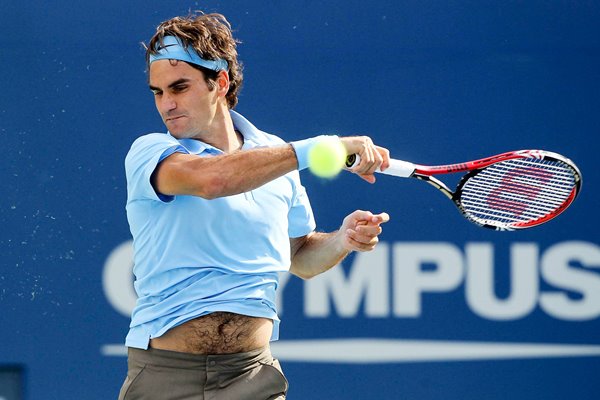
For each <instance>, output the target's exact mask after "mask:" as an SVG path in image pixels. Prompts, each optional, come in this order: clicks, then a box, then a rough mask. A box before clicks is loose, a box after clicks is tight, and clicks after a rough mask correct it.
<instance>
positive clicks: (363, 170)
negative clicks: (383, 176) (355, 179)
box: [340, 136, 390, 183]
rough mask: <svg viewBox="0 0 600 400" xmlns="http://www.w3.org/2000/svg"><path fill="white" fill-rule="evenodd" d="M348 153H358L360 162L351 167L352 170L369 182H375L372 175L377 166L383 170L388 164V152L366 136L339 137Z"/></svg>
mask: <svg viewBox="0 0 600 400" xmlns="http://www.w3.org/2000/svg"><path fill="white" fill-rule="evenodd" d="M340 139H341V140H342V143H343V144H344V147H346V152H347V153H348V154H358V155H359V156H360V163H359V164H358V165H356V166H354V167H353V168H352V170H351V171H352V172H354V173H355V174H357V175H358V176H360V177H361V178H363V179H364V180H366V181H367V182H369V183H374V182H375V176H374V175H373V174H374V173H375V171H376V170H377V168H379V169H380V170H381V171H384V170H385V169H386V168H388V167H389V166H390V152H389V151H388V149H385V148H383V147H380V146H376V145H375V144H374V143H373V141H372V140H371V138H369V137H368V136H348V137H342V138H340Z"/></svg>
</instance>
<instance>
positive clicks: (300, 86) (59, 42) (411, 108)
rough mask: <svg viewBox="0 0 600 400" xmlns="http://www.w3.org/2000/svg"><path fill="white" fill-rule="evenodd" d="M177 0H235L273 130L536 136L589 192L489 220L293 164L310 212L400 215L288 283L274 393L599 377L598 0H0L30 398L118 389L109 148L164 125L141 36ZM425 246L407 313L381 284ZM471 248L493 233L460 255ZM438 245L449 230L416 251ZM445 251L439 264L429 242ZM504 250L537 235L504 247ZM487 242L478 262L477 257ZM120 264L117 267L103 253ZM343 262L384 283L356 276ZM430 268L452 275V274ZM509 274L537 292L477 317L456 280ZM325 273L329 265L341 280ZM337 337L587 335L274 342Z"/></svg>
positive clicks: (404, 393) (421, 154)
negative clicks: (395, 353)
mask: <svg viewBox="0 0 600 400" xmlns="http://www.w3.org/2000/svg"><path fill="white" fill-rule="evenodd" d="M190 9H191V10H194V9H202V10H204V11H208V12H212V11H218V12H221V13H224V14H225V15H226V16H227V17H228V18H229V20H230V21H231V23H232V25H233V26H234V28H235V30H236V34H237V36H238V37H239V38H240V39H241V40H242V42H243V44H242V45H241V46H240V48H239V51H240V57H241V59H242V60H243V61H244V63H245V66H246V67H245V86H244V89H243V91H242V95H241V98H240V104H239V106H238V108H237V110H238V111H239V112H241V113H242V114H244V115H245V116H247V117H248V118H249V119H251V120H252V121H253V122H254V123H255V124H256V125H257V126H258V127H259V128H262V129H263V130H267V131H271V132H273V133H276V134H279V135H280V136H282V137H283V138H285V139H286V140H294V139H299V138H304V137H308V136H312V135H315V134H321V133H338V134H342V135H349V134H368V135H370V136H372V137H373V138H374V140H375V141H376V142H378V143H380V144H381V145H383V146H386V147H388V148H389V149H390V150H391V152H392V154H393V155H394V156H395V157H396V158H402V159H407V160H411V161H414V162H420V163H424V164H435V163H439V164H441V163H448V162H458V161H465V160H468V159H472V158H478V157H484V156H488V155H491V154H494V153H498V152H503V151H507V150H512V149H520V148H542V149H548V150H553V151H556V152H560V153H563V154H565V155H567V156H568V157H570V158H572V159H573V160H575V161H576V162H577V163H578V165H579V166H580V168H581V170H582V171H583V174H584V189H583V192H582V195H581V197H580V198H578V199H577V200H576V202H575V203H574V205H573V206H572V207H571V208H570V209H569V210H567V212H566V213H565V214H564V215H563V216H561V217H560V218H558V219H557V220H554V221H552V222H551V223H549V224H547V225H544V226H542V227H539V228H537V229H533V230H530V231H527V232H516V233H498V232H493V231H487V230H485V231H484V230H481V229H479V228H476V227H475V226H473V225H471V224H469V223H468V222H466V221H465V220H464V219H463V218H462V217H461V216H460V215H459V213H458V212H456V211H455V210H454V209H453V206H452V205H451V204H450V202H448V201H446V200H445V199H444V198H443V196H440V195H438V194H437V193H436V192H435V190H433V189H432V188H430V187H428V186H427V185H423V184H421V183H419V182H409V181H400V180H398V179H394V178H390V177H379V181H378V183H377V184H375V185H373V186H371V185H369V184H367V183H364V182H362V181H360V180H359V179H358V178H356V177H355V176H352V175H350V174H344V175H343V176H340V177H339V178H338V179H336V180H334V181H331V182H324V181H321V180H318V179H315V178H314V177H312V176H310V175H309V174H308V173H307V172H303V173H302V177H303V180H304V183H305V186H306V187H307V189H308V191H309V194H310V196H311V199H312V202H313V207H314V209H315V213H316V218H317V222H318V225H319V229H321V230H331V229H335V228H337V226H338V225H339V223H340V222H341V220H342V218H343V217H344V216H345V215H346V214H348V213H349V212H351V211H352V210H354V209H356V208H363V209H370V210H373V211H387V212H388V213H389V214H390V215H391V217H392V220H391V221H390V222H389V223H388V224H387V225H386V226H385V232H384V234H383V236H382V246H381V247H380V249H379V250H378V252H377V253H375V254H376V256H373V258H370V259H364V258H362V259H361V258H360V257H359V256H355V257H350V258H348V259H347V260H346V261H344V263H343V266H342V267H341V268H342V269H340V270H339V271H343V272H344V273H345V275H341V278H342V280H340V276H339V275H337V278H336V277H333V278H332V277H331V276H330V277H325V276H324V277H321V278H319V279H322V280H321V281H315V282H312V281H311V282H309V283H303V282H301V281H300V280H298V279H296V278H291V279H290V280H289V281H286V284H285V287H284V288H283V290H282V293H281V294H280V295H281V297H280V301H281V305H282V310H283V312H282V319H283V323H282V334H281V336H282V341H281V343H278V344H277V345H280V346H281V347H279V349H280V350H279V351H280V354H279V356H280V358H281V359H282V362H283V366H284V369H285V371H286V373H287V375H288V378H289V380H290V381H291V389H290V393H289V399H292V400H293V399H307V398H331V399H347V398H356V399H368V398H411V399H438V398H445V399H468V398H486V399H505V398H513V399H529V398H545V399H562V398H580V399H591V398H596V396H597V393H598V391H599V390H600V383H599V382H600V381H598V379H597V371H598V370H599V368H600V358H598V353H599V352H598V348H599V346H600V336H599V332H600V330H599V329H600V319H599V317H600V310H599V308H600V299H599V297H598V296H600V276H599V271H598V268H600V256H599V253H600V242H599V241H598V237H597V234H596V230H595V229H594V228H595V227H596V226H597V225H598V223H599V222H600V217H599V214H598V211H597V210H598V205H599V201H598V197H599V195H600V191H599V189H597V188H598V187H600V186H599V185H600V176H599V175H600V173H599V171H598V167H597V164H596V163H597V153H598V150H599V139H598V132H599V128H600V117H599V115H600V113H599V112H598V110H599V109H600V83H599V82H600V52H599V51H600V5H598V3H596V2H589V1H588V2H584V1H577V2H576V1H561V2H559V1H554V2H548V1H533V0H532V1H520V2H493V1H397V0H394V1H391V0H384V1H377V2H366V1H354V0H350V1H337V2H333V1H332V2H326V1H286V2H283V1H261V2H255V1H253V2H249V1H202V2H191V1H178V2H164V1H162V2H157V1H139V0H133V1H127V2H120V1H119V2H118V1H114V0H106V1H102V2H100V1H98V2H93V1H82V2H70V1H63V0H58V1H53V2H42V1H30V2H26V3H21V4H17V2H5V3H4V4H3V5H2V11H1V12H0V24H1V26H2V27H3V38H2V41H1V43H0V56H1V58H0V59H1V67H0V68H1V69H0V71H1V74H0V76H1V78H0V81H1V82H2V84H1V86H0V87H1V88H2V92H1V95H0V121H1V123H0V135H1V137H2V141H3V143H4V144H3V149H4V151H3V157H2V161H1V162H2V168H1V169H0V174H1V175H0V177H1V180H0V181H1V182H2V196H1V197H2V200H1V201H0V223H1V224H2V227H3V229H2V231H1V232H0V248H1V251H2V261H1V264H0V365H9V364H22V365H24V366H25V368H26V376H25V383H26V393H25V395H26V398H27V399H42V398H43V399H108V398H116V395H117V393H118V390H119V387H120V385H121V382H122V380H123V379H124V376H125V371H126V359H125V357H123V356H120V355H119V354H121V353H120V350H119V345H121V344H122V343H123V340H124V337H125V335H126V332H127V327H128V323H129V320H128V318H127V317H126V316H125V315H124V313H123V312H122V311H123V310H122V309H121V311H119V305H121V307H122V308H124V309H126V308H127V304H129V303H128V299H129V300H130V298H129V297H128V293H129V292H128V290H130V286H131V282H130V275H128V274H129V272H128V270H129V268H130V267H131V265H130V263H129V262H128V258H127V254H128V253H127V251H128V247H127V246H128V244H127V242H128V240H129V239H130V236H129V230H128V226H127V222H126V217H125V210H124V204H125V179H124V171H123V159H124V156H125V154H126V152H127V150H128V148H129V146H130V144H131V142H132V141H133V140H134V139H135V138H136V137H137V136H139V135H141V134H144V133H148V132H152V131H163V126H162V124H161V121H160V119H159V117H158V116H157V113H156V111H155V109H154V105H153V99H152V96H151V94H150V92H149V91H148V89H147V86H146V75H145V66H144V60H143V56H144V52H143V49H142V47H141V45H140V42H142V41H147V40H148V39H149V37H150V36H151V35H152V34H153V31H154V27H155V26H156V25H157V24H158V23H160V22H161V21H163V20H165V19H167V18H170V17H172V16H174V15H180V14H186V13H187V12H188V10H190ZM124 243H125V244H124ZM119 246H123V247H119ZM423 246H433V247H427V248H426V250H427V249H429V250H427V251H426V252H425V253H423V252H422V251H421V253H419V254H420V256H419V257H421V258H419V257H417V259H418V260H420V261H422V262H421V264H419V265H420V269H419V270H418V271H417V272H419V274H420V275H418V276H420V277H427V276H429V277H431V278H432V279H433V280H434V281H436V282H438V283H439V284H440V285H441V288H440V289H438V291H437V292H436V291H435V290H434V289H424V290H423V293H422V295H421V296H420V297H419V299H418V302H419V303H418V304H419V305H420V307H421V308H420V311H418V312H417V313H416V315H412V316H409V315H407V314H406V313H405V312H404V311H402V310H403V309H402V307H398V306H397V305H395V303H394V301H395V300H394V299H396V297H397V296H399V290H400V288H401V287H403V286H402V282H404V281H402V280H401V279H400V278H401V277H403V276H404V275H403V274H405V273H406V271H407V269H406V265H405V264H403V263H404V258H403V256H404V255H405V254H406V253H403V251H408V252H410V251H413V252H417V253H418V252H419V249H421V250H422V249H423ZM478 246H479V247H478ZM482 246H483V247H485V248H487V249H492V250H493V253H494V254H493V255H492V256H490V255H489V254H488V255H487V258H486V257H485V256H478V257H474V258H473V260H471V259H470V258H469V257H470V256H469V254H471V253H470V252H472V251H473V249H474V248H475V249H477V248H483V247H482ZM115 249H121V250H120V251H117V253H115ZM431 249H434V250H435V249H438V250H440V249H442V250H440V251H441V252H438V253H435V251H434V252H433V253H432V254H434V255H433V259H432V260H427V259H426V257H425V256H424V254H428V253H430V250H431ZM444 249H446V250H444ZM519 249H521V250H519ZM523 249H525V250H523ZM443 251H449V252H450V254H452V255H453V256H454V258H453V260H454V261H453V262H452V265H451V266H447V265H441V264H440V263H441V261H439V259H436V258H435V257H437V256H436V255H435V254H437V255H438V256H439V254H443ZM511 251H512V252H513V253H518V254H520V255H523V254H525V253H527V254H528V255H530V256H529V258H527V259H526V260H525V261H522V260H520V261H515V260H511ZM519 251H524V252H525V253H519ZM111 254H112V255H113V256H114V257H116V258H113V259H112V260H113V261H112V262H111V261H110V258H109V257H110V255H111ZM513 258H517V257H513ZM446 259H447V258H446ZM115 260H116V261H115ZM436 260H437V263H438V264H436ZM469 260H471V261H469ZM486 260H487V261H486ZM486 262H487V264H486ZM491 262H493V263H494V265H495V268H494V269H493V271H494V273H495V276H494V279H493V281H492V279H491V278H489V277H488V278H489V279H487V280H486V279H485V276H484V277H482V276H481V275H479V274H478V272H481V271H489V268H487V267H489V263H491ZM518 262H519V263H520V264H518ZM114 265H120V266H121V267H120V268H117V269H116V270H117V271H119V270H120V271H124V272H123V275H120V276H123V277H125V278H128V279H129V280H128V279H121V280H119V279H115V275H110V274H109V273H108V272H107V271H108V270H109V269H110V268H109V267H110V266H113V267H114ZM486 265H487V267H486ZM511 266H513V267H514V266H518V268H514V269H512V268H511ZM358 267H360V268H373V271H379V272H378V274H379V275H377V276H379V277H388V278H389V281H386V282H389V284H387V285H386V284H384V285H381V282H379V283H378V282H376V281H374V280H373V281H371V280H369V279H370V278H369V276H370V275H367V277H363V278H361V279H363V280H360V279H359V278H357V276H358V275H353V273H356V274H358V273H359V272H357V271H361V270H360V269H359V268H358ZM486 268H487V269H486ZM442 270H444V271H448V273H449V274H450V275H452V277H450V278H448V280H447V281H445V283H443V282H442V276H441V273H440V271H442ZM111 271H112V270H111ZM339 271H338V272H339ZM436 271H437V272H436ZM452 271H453V272H452ZM524 271H525V272H524ZM561 271H562V272H561ZM363 272H364V271H363ZM374 273H375V272H374ZM428 273H429V274H430V275H427V274H428ZM436 273H437V275H436ZM561 273H562V275H561ZM107 274H108V275H110V276H109V277H107ZM528 274H529V275H528ZM532 274H533V275H532ZM344 276H345V277H346V278H344ZM373 276H375V275H373ZM532 276H533V277H532ZM103 277H104V278H105V279H106V281H105V283H104V284H103ZM111 277H112V278H111ZM511 277H512V279H513V281H512V283H511ZM111 279H112V280H111ZM336 279H337V280H336ZM344 279H346V280H344ZM515 280H516V281H518V282H521V284H522V285H524V286H522V287H521V289H519V293H522V294H523V295H524V296H526V295H527V293H529V294H530V300H529V301H530V302H531V301H533V303H532V304H530V306H529V307H524V308H523V309H521V311H520V312H518V311H514V312H512V313H511V312H509V313H508V314H509V315H507V316H505V317H491V316H490V315H491V314H490V313H493V310H491V309H490V308H489V307H488V305H489V304H488V305H486V304H484V303H485V302H482V301H481V297H477V296H476V295H475V297H473V296H471V297H469V296H470V295H469V293H471V294H472V293H474V292H477V289H478V288H484V289H485V288H488V289H489V288H490V287H492V285H493V288H492V290H495V294H496V296H497V297H498V299H499V300H498V304H499V303H500V300H501V299H503V298H506V299H509V298H510V295H511V293H512V292H511V290H513V289H514V290H515V291H516V287H517V286H516V285H517V283H516V281H515ZM399 281H400V282H399ZM319 282H321V283H319ZM322 282H338V284H339V283H340V282H341V283H342V284H344V282H345V284H346V286H343V289H344V288H345V289H347V292H343V290H342V289H339V288H338V289H332V286H328V285H327V284H323V283H322ZM361 282H362V283H364V284H365V286H360V285H359V284H358V283H361ZM369 282H371V283H373V282H374V283H373V285H374V286H368V283H369ZM415 282H416V281H415ZM440 282H441V283H440ZM353 283H357V284H356V285H355V286H352V284H353ZM409 283H410V282H409ZM377 284H379V286H377ZM409 286H410V285H409ZM336 290H337V292H336ZM482 290H483V289H482ZM336 293H337V294H336ZM340 293H342V294H343V293H345V297H347V298H348V299H349V302H352V301H353V302H355V303H356V304H354V303H352V304H350V303H344V301H343V300H344V296H342V295H341V294H340ZM532 293H533V294H532ZM319 296H320V297H319ZM473 298H474V299H473ZM531 299H533V300H531ZM561 302H562V303H561ZM115 304H117V305H115ZM553 304H554V305H553ZM556 304H559V305H560V304H563V306H564V307H563V308H562V309H561V310H563V312H561V311H560V310H558V309H559V308H560V307H558V306H557V305H556ZM505 306H506V307H507V308H508V309H510V304H508V305H506V304H505ZM486 307H487V308H486ZM323 310H324V311H323ZM557 310H558V311H557ZM319 313H320V314H319ZM344 338H345V339H355V338H362V339H367V340H369V342H367V345H366V347H365V346H362V347H361V346H358V345H353V346H351V347H346V348H343V352H345V353H346V354H351V355H355V354H358V355H359V354H360V353H361V352H362V351H365V349H366V351H367V353H369V352H370V353H371V354H372V350H373V348H372V347H369V344H373V343H375V342H374V341H375V340H380V339H392V340H395V342H393V345H397V344H402V343H406V342H403V341H402V340H413V341H416V343H417V344H423V343H424V342H423V341H425V340H427V341H433V342H432V343H435V344H440V343H441V344H448V341H449V342H450V344H452V343H454V344H457V343H458V342H460V343H463V342H469V343H473V342H475V343H480V342H485V343H489V342H495V343H496V342H498V343H503V344H513V343H529V344H534V343H545V344H553V345H557V346H558V345H564V344H571V345H584V344H586V345H590V346H591V347H588V348H585V349H583V350H582V352H583V353H584V355H583V356H578V357H573V356H569V357H558V356H553V357H536V358H532V357H529V356H524V355H523V352H522V351H521V352H519V351H517V352H515V353H512V355H508V356H507V355H505V356H501V355H498V354H500V353H501V352H500V353H498V354H495V355H489V356H487V357H483V356H478V357H477V359H476V360H470V361H468V360H466V358H467V356H466V355H465V354H466V353H465V352H464V351H459V354H458V356H457V360H455V361H440V360H435V359H430V360H425V361H420V362H417V361H415V360H406V359H404V360H403V359H402V357H399V358H394V359H392V360H387V362H383V361H382V360H381V359H376V357H375V359H370V358H369V357H367V356H366V355H364V356H360V357H359V360H358V361H357V360H354V361H353V362H350V363H349V362H342V361H339V360H337V361H336V360H335V357H333V356H332V357H329V358H327V357H325V358H326V359H325V360H321V361H319V362H317V360H314V359H313V360H307V361H298V360H297V359H296V358H295V357H293V356H292V355H291V353H289V352H287V351H286V348H285V347H283V346H285V344H286V343H294V342H293V341H296V340H323V339H336V340H339V339H344ZM302 343H304V342H302ZM302 343H301V344H302ZM338 343H342V344H343V343H344V342H339V341H338ZM427 343H430V342H426V343H425V344H426V345H427ZM485 347H487V348H491V347H492V346H491V345H487V346H485ZM391 348H392V347H390V349H391ZM429 348H431V347H429ZM274 352H275V353H276V355H277V347H274ZM425 353H427V354H429V352H427V351H424V352H419V354H425ZM431 353H433V354H434V355H435V354H440V352H438V351H432V352H431ZM542 353H543V355H548V351H545V352H542ZM568 353H572V352H571V351H568ZM325 356H327V354H325ZM361 357H362V359H363V362H361V361H360V360H361ZM309 358H310V355H309ZM434 358H435V357H434ZM0 394H2V393H1V392H0Z"/></svg>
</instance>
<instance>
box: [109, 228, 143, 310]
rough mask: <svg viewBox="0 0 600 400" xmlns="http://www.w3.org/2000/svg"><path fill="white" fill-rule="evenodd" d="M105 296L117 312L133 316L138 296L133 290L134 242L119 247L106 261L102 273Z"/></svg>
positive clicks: (130, 241)
mask: <svg viewBox="0 0 600 400" xmlns="http://www.w3.org/2000/svg"><path fill="white" fill-rule="evenodd" d="M102 287H103V288H104V295H105V296H106V299H107V300H108V302H109V303H110V305H111V306H113V308H114V309H115V310H117V311H118V312H119V313H120V314H123V315H124V316H126V317H129V316H131V312H132V311H133V308H134V307H135V302H136V299H137V295H136V293H135V290H134V289H133V241H132V240H129V241H127V242H125V243H122V244H120V245H119V246H117V247H116V248H115V249H114V250H113V251H112V252H111V253H110V254H109V255H108V258H107V259H106V262H105V263H104V270H103V273H102Z"/></svg>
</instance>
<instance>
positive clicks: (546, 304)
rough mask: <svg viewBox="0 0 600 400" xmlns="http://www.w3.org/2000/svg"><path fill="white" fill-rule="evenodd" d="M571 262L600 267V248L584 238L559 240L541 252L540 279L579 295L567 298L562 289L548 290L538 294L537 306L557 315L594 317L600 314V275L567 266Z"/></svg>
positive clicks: (583, 318) (573, 318)
mask: <svg viewBox="0 0 600 400" xmlns="http://www.w3.org/2000/svg"><path fill="white" fill-rule="evenodd" d="M575 263H579V264H581V265H582V266H583V267H586V268H600V248H599V247H598V246H596V245H594V244H591V243H586V242H563V243H559V244H557V245H554V246H552V247H551V248H550V249H548V250H547V251H546V252H545V253H544V255H543V256H542V277H543V278H544V280H545V281H546V282H548V283H549V284H551V285H553V286H556V287H557V288H562V289H568V290H570V291H573V292H577V293H579V294H580V295H581V299H571V298H569V296H568V295H567V294H566V293H564V292H558V291H549V292H544V293H542V294H541V295H540V307H541V308H542V309H543V310H544V311H545V312H547V313H548V314H549V315H551V316H553V317H554V318H558V319H565V320H571V321H579V320H588V319H594V318H597V317H598V316H599V315H600V276H598V274H591V273H589V272H587V271H586V270H584V269H579V268H577V269H576V268H570V265H571V264H575Z"/></svg>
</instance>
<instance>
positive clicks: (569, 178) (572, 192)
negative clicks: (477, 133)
mask: <svg viewBox="0 0 600 400" xmlns="http://www.w3.org/2000/svg"><path fill="white" fill-rule="evenodd" d="M359 162H360V157H359V156H358V155H355V154H352V155H349V156H348V158H347V159H346V167H347V168H350V169H351V168H352V167H353V166H355V165H358V163H359ZM377 172H380V173H383V174H386V175H393V176H397V177H401V178H416V179H419V180H422V181H425V182H427V183H429V184H430V185H432V186H433V187H435V188H437V189H439V190H440V191H441V192H442V193H443V194H445V195H446V196H447V197H448V198H449V199H450V200H452V201H453V202H454V204H455V205H456V206H457V207H458V209H459V210H460V212H461V213H462V214H463V215H464V216H465V217H466V218H467V219H468V220H469V221H471V222H473V223H475V224H477V225H479V226H482V227H485V228H491V229H496V230H516V229H525V228H531V227H534V226H537V225H540V224H543V223H545V222H548V221H550V220H551V219H553V218H555V217H557V216H558V215H559V214H560V213H562V212H563V211H564V210H565V209H566V208H567V207H569V205H571V203H573V200H575V198H576V197H577V195H578V194H579V192H580V190H581V173H580V172H579V169H578V168H577V166H576V165H575V164H574V163H573V162H572V161H571V160H569V159H568V158H566V157H563V156H561V155H560V154H556V153H551V152H548V151H543V150H519V151H511V152H508V153H503V154H498V155H495V156H492V157H487V158H482V159H480V160H475V161H468V162H464V163H459V164H448V165H437V166H427V165H419V164H413V163H410V162H406V161H401V160H394V159H391V160H390V167H389V168H388V169H386V170H385V171H379V170H378V171H377ZM457 172H466V174H464V175H463V176H462V178H461V179H460V181H459V183H458V185H457V187H456V189H455V190H454V191H452V190H450V189H449V188H448V186H446V184H444V183H443V182H441V181H440V180H438V179H436V178H435V177H434V176H433V175H443V174H451V173H457Z"/></svg>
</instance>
